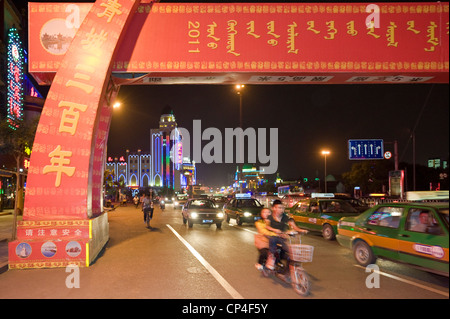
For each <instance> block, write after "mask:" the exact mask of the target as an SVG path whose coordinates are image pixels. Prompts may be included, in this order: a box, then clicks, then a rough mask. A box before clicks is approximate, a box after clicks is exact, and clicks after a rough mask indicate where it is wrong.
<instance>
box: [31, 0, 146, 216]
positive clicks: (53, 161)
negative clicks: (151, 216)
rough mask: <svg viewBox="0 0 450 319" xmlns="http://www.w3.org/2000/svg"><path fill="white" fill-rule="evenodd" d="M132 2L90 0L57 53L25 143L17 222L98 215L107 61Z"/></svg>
mask: <svg viewBox="0 0 450 319" xmlns="http://www.w3.org/2000/svg"><path fill="white" fill-rule="evenodd" d="M55 6H56V5H55ZM52 7H54V6H53V5H52ZM136 7H137V3H136V2H135V1H130V0H104V1H97V2H96V3H95V4H94V5H93V6H92V4H91V7H90V8H91V11H90V12H91V14H90V15H87V17H86V18H85V21H84V22H85V24H81V28H80V29H79V30H78V32H77V33H76V36H75V38H74V39H73V42H72V45H71V46H70V47H69V48H68V50H67V52H66V53H65V55H62V56H60V57H61V62H60V66H59V69H58V72H57V74H56V76H55V79H54V81H53V84H52V86H51V88H50V91H49V93H48V96H47V99H46V102H45V105H44V108H43V111H42V115H41V119H40V122H39V126H38V129H37V134H36V138H35V142H34V145H33V152H32V155H31V162H30V163H31V165H30V168H29V171H28V185H27V194H26V202H25V210H24V220H36V219H37V220H46V219H50V220H53V219H62V220H67V219H85V218H91V217H95V216H98V215H99V214H101V213H102V206H103V205H102V196H101V191H102V176H103V169H104V167H103V166H104V162H105V158H104V156H105V145H106V142H107V138H108V131H109V124H110V118H111V116H110V112H111V107H110V102H111V99H113V98H114V97H115V94H116V93H117V87H116V86H114V85H113V83H112V82H111V81H110V62H111V59H113V57H114V54H115V52H116V45H117V43H118V41H119V36H120V34H121V32H122V30H123V29H124V27H125V23H127V19H128V17H129V16H130V13H134V12H135V11H136ZM87 12H89V11H87ZM87 12H86V14H87ZM46 32H48V33H46V38H47V39H48V38H51V37H52V34H51V32H50V31H49V30H47V31H46Z"/></svg>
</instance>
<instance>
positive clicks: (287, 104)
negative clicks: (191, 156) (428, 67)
mask: <svg viewBox="0 0 450 319" xmlns="http://www.w3.org/2000/svg"><path fill="white" fill-rule="evenodd" d="M36 2H50V1H36ZM58 2H60V1H58ZM63 2H67V1H63ZM69 2H70V1H69ZM72 2H75V1H72ZM87 2H92V1H87ZM161 2H172V1H161ZM173 2H200V1H173ZM201 2H208V1H201ZM209 2H221V1H209ZM224 2H225V1H224ZM226 2H236V1H226ZM239 2H280V1H239ZM281 2H289V1H281ZM295 2H302V1H295ZM305 2H314V1H305ZM316 2H322V3H323V2H325V1H316ZM326 2H333V1H326ZM348 2H352V1H348ZM359 2H364V1H359ZM396 2H401V1H396ZM118 99H119V100H120V101H121V103H122V107H121V108H120V109H118V110H115V112H114V115H113V120H112V124H111V130H110V135H109V141H108V155H110V156H121V155H125V151H126V150H127V149H129V150H130V151H131V152H133V151H136V150H137V149H142V150H143V151H149V150H150V129H151V128H157V127H158V124H159V117H160V114H161V111H162V109H163V108H164V107H165V106H166V105H169V106H170V107H172V109H173V110H174V114H175V117H176V120H177V123H178V126H179V127H184V128H186V129H188V130H189V131H191V129H192V121H193V120H194V119H200V120H201V121H202V129H205V128H207V127H216V128H218V129H219V130H220V131H221V132H222V134H223V135H224V132H225V128H236V127H238V126H239V96H238V95H237V94H236V92H235V90H234V87H233V86H231V85H167V86H163V85H142V86H123V87H122V88H121V89H120V92H119V97H118ZM448 104H449V87H448V84H445V85H444V84H434V85H433V84H364V85H359V84H351V85H326V84H325V85H324V84H322V85H311V84H302V85H292V84H291V85H260V86H257V85H247V86H246V88H245V92H244V95H243V123H244V128H246V127H253V128H255V129H256V128H271V127H276V128H278V134H279V150H278V168H279V169H278V171H279V173H280V175H281V177H282V178H284V179H295V178H299V177H309V178H314V177H316V176H317V177H322V176H323V168H324V160H323V156H322V155H321V154H320V151H321V150H322V149H324V148H327V149H329V150H330V151H331V155H329V156H328V157H327V172H328V173H329V174H342V173H343V172H345V171H348V170H350V167H351V164H352V163H353V161H350V160H349V159H348V148H347V143H348V140H349V139H372V138H374V139H375V138H380V139H384V140H385V142H389V141H393V140H397V141H398V151H399V160H400V162H409V163H412V143H411V140H410V134H411V133H410V132H411V130H412V129H413V128H414V127H415V126H416V123H417V128H416V163H417V164H422V165H426V164H427V160H428V159H429V158H434V157H437V158H442V159H446V160H448V155H449V150H448V147H449V107H448ZM191 138H192V134H191ZM191 143H192V142H191ZM205 144H207V142H203V145H205ZM191 147H192V146H191ZM385 150H391V151H393V146H391V145H389V144H385ZM391 161H393V160H391ZM258 166H259V165H258ZM235 167H236V166H235V165H233V164H209V165H207V164H198V165H197V169H198V171H197V177H198V179H199V181H201V182H203V183H205V184H208V185H211V186H222V185H225V184H226V182H227V180H228V176H227V174H232V173H233V172H234V169H235Z"/></svg>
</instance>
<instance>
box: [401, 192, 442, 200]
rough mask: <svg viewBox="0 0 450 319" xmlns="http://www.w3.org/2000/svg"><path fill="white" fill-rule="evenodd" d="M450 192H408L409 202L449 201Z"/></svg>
mask: <svg viewBox="0 0 450 319" xmlns="http://www.w3.org/2000/svg"><path fill="white" fill-rule="evenodd" d="M448 198H449V191H418V192H406V199H407V200H435V199H438V200H439V199H440V200H448Z"/></svg>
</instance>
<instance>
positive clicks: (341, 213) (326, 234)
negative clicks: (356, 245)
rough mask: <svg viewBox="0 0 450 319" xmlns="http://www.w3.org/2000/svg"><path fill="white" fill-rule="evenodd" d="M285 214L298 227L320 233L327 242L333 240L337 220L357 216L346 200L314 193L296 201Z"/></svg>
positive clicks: (331, 195)
mask: <svg viewBox="0 0 450 319" xmlns="http://www.w3.org/2000/svg"><path fill="white" fill-rule="evenodd" d="M286 212H288V213H289V214H290V216H291V217H292V218H293V219H294V221H295V223H296V224H297V225H298V226H299V227H301V228H305V229H308V230H310V231H319V232H322V236H323V238H325V239H327V240H333V239H335V237H336V234H337V224H338V221H339V219H341V218H342V217H345V216H356V215H358V214H359V212H358V211H357V210H356V209H355V208H354V207H352V206H351V205H350V204H349V203H348V201H346V200H343V199H336V198H334V195H333V194H316V193H313V194H312V197H311V198H308V199H303V200H300V201H298V202H297V203H296V204H295V205H294V206H292V208H290V209H286Z"/></svg>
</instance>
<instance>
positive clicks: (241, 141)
mask: <svg viewBox="0 0 450 319" xmlns="http://www.w3.org/2000/svg"><path fill="white" fill-rule="evenodd" d="M243 88H244V85H243V84H237V85H236V90H237V94H238V95H239V127H240V128H241V130H242V131H243V130H244V128H243V125H242V90H243ZM240 135H241V136H240V137H239V162H240V163H239V166H238V167H239V175H238V178H239V192H240V193H242V183H241V180H242V177H243V175H242V169H243V163H244V161H243V156H244V136H243V134H240Z"/></svg>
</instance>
